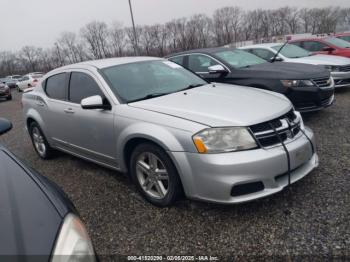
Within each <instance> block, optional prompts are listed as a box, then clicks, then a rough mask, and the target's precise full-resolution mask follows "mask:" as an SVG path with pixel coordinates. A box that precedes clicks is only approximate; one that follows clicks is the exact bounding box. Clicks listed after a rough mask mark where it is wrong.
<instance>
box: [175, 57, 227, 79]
mask: <svg viewBox="0 0 350 262" xmlns="http://www.w3.org/2000/svg"><path fill="white" fill-rule="evenodd" d="M191 55H203V56H207V57H209V58H211V59H213V60H215V61H216V62H218V64H219V65H222V66H223V67H224V68H225V69H226V70H228V72H229V73H231V70H230V68H228V67H227V66H226V65H225V64H223V63H222V62H221V61H219V60H218V59H216V58H215V57H212V56H211V55H208V54H204V53H199V52H195V53H189V54H181V55H176V56H171V57H169V58H168V59H169V60H170V59H171V58H174V57H179V56H188V57H187V61H186V63H187V66H184V67H186V69H188V70H190V71H191V72H194V71H192V70H191V68H190V67H189V58H190V56H191ZM184 59H186V58H184ZM194 73H196V74H208V75H209V74H210V72H209V71H208V72H194Z"/></svg>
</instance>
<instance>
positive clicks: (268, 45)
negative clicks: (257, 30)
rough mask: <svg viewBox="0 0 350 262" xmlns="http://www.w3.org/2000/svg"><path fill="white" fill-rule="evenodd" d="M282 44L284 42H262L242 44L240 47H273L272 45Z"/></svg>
mask: <svg viewBox="0 0 350 262" xmlns="http://www.w3.org/2000/svg"><path fill="white" fill-rule="evenodd" d="M283 44H284V43H263V44H255V45H247V46H242V49H244V48H257V47H274V46H279V45H283Z"/></svg>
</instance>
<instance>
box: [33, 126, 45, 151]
mask: <svg viewBox="0 0 350 262" xmlns="http://www.w3.org/2000/svg"><path fill="white" fill-rule="evenodd" d="M32 136H33V142H34V146H35V148H36V150H37V151H38V153H39V154H40V155H41V156H45V154H46V145H45V140H44V137H43V135H42V134H41V132H40V130H39V128H38V127H36V126H35V127H33V130H32Z"/></svg>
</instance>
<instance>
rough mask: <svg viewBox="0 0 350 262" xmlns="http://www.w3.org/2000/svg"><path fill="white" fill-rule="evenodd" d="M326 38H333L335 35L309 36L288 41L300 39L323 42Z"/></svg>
mask: <svg viewBox="0 0 350 262" xmlns="http://www.w3.org/2000/svg"><path fill="white" fill-rule="evenodd" d="M328 38H335V37H333V36H324V37H309V38H300V39H294V40H290V41H289V42H301V41H320V42H323V41H324V40H325V39H328Z"/></svg>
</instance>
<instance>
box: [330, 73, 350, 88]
mask: <svg viewBox="0 0 350 262" xmlns="http://www.w3.org/2000/svg"><path fill="white" fill-rule="evenodd" d="M331 75H332V77H333V79H334V83H335V88H339V87H350V72H332V73H331Z"/></svg>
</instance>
